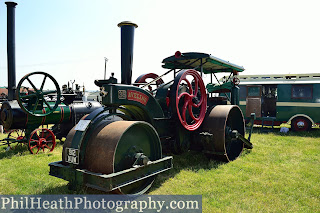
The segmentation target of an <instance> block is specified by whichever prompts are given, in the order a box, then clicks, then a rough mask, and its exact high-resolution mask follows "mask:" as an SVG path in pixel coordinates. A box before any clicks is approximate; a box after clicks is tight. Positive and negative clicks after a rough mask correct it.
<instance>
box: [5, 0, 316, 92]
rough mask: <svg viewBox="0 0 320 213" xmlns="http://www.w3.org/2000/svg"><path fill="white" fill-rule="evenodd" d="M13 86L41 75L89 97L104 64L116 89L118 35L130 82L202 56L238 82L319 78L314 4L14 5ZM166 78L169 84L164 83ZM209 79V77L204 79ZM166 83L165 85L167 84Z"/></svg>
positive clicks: (75, 1)
mask: <svg viewBox="0 0 320 213" xmlns="http://www.w3.org/2000/svg"><path fill="white" fill-rule="evenodd" d="M4 2H5V1H3V0H0V86H6V85H7V53H6V51H7V47H6V20H7V8H6V5H5V4H4ZM15 2H17V3H18V5H17V7H16V10H15V12H16V70H17V73H16V78H17V80H16V81H17V84H18V82H19V80H20V79H21V78H22V77H23V76H24V75H26V74H27V73H30V72H34V71H44V72H47V73H49V74H51V75H52V76H53V77H54V78H55V79H56V80H57V81H58V83H59V84H60V86H61V85H62V84H66V83H67V82H68V81H70V80H72V81H73V80H75V81H76V83H78V84H80V85H83V84H84V85H85V87H86V89H87V90H97V89H98V87H97V86H95V85H94V83H93V82H94V80H95V79H103V77H104V63H105V61H104V58H105V57H106V58H108V62H107V69H106V70H107V77H109V76H110V73H111V72H114V73H115V77H116V78H118V81H120V76H121V74H120V72H121V66H120V64H121V61H120V28H118V27H117V24H118V23H120V22H122V21H132V22H134V23H136V24H137V25H138V26H139V27H138V28H137V29H136V30H135V43H134V57H133V78H132V81H134V80H135V79H136V78H137V77H138V76H139V75H141V74H144V73H150V72H153V73H156V74H158V75H161V74H163V73H164V72H165V71H166V70H164V69H163V68H162V67H161V65H162V64H161V61H162V60H163V59H164V58H166V57H168V56H171V55H173V54H174V53H175V52H176V51H178V50H179V51H181V52H204V53H209V54H212V55H213V56H216V57H218V58H221V59H224V60H227V61H230V62H231V63H234V64H237V65H240V66H243V67H244V68H245V69H246V70H245V71H244V72H243V74H281V73H283V74H287V73H292V74H294V73H320V70H319V66H318V64H319V55H320V54H319V53H320V28H319V20H320V13H319V8H320V7H319V6H320V3H318V2H319V1H318V0H305V1H301V0H300V1H297V0H291V1H289V0H269V1H259V0H241V1H239V0H224V1H222V0H197V1H194V0H192V1H189V0H161V1H156V0H153V1H151V0H149V1H148V0H134V1H133V0H118V1H115V0H113V1H112V0H91V1H84V0H55V1H43V0H27V1H26V0H17V1H15ZM170 78H171V77H170ZM208 78H209V77H208ZM170 80H171V79H170Z"/></svg>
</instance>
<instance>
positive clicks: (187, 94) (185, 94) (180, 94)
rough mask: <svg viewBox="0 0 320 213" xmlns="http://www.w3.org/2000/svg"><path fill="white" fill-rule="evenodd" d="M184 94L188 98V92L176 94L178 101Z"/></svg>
mask: <svg viewBox="0 0 320 213" xmlns="http://www.w3.org/2000/svg"><path fill="white" fill-rule="evenodd" d="M184 95H186V96H188V98H190V94H189V93H187V92H183V93H181V94H180V95H179V96H178V101H179V100H180V99H181V97H182V96H184Z"/></svg>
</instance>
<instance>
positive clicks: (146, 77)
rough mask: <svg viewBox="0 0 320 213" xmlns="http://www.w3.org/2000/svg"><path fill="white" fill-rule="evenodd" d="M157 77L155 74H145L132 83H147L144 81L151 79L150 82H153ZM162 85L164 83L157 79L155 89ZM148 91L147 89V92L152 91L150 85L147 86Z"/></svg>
mask: <svg viewBox="0 0 320 213" xmlns="http://www.w3.org/2000/svg"><path fill="white" fill-rule="evenodd" d="M158 77H159V76H158V75H157V74H155V73H147V74H142V75H140V76H139V77H138V78H137V79H136V81H135V82H134V83H147V81H146V79H149V78H150V79H152V80H155V79H156V78H158ZM163 83H164V81H163V80H162V79H161V78H160V79H158V80H157V81H156V86H157V88H158V87H159V86H160V85H161V84H163ZM148 89H149V91H150V92H151V91H152V87H151V85H149V86H148Z"/></svg>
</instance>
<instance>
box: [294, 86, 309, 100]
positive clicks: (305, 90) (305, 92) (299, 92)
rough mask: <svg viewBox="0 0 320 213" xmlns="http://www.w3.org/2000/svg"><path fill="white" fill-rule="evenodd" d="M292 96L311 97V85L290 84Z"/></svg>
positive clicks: (295, 97) (297, 97) (299, 97)
mask: <svg viewBox="0 0 320 213" xmlns="http://www.w3.org/2000/svg"><path fill="white" fill-rule="evenodd" d="M291 94H292V95H291V96H292V98H294V99H312V85H292V93H291Z"/></svg>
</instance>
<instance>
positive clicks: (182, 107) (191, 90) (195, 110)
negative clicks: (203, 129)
mask: <svg viewBox="0 0 320 213" xmlns="http://www.w3.org/2000/svg"><path fill="white" fill-rule="evenodd" d="M170 99H171V100H173V101H172V104H173V105H172V107H173V111H174V112H175V113H176V114H177V116H178V118H179V120H180V123H181V124H182V126H183V127H184V128H185V129H187V130H189V131H194V130H196V129H198V128H199V127H200V125H201V123H202V122H203V120H204V117H205V115H206V110H207V94H206V88H205V86H204V83H203V80H202V78H201V76H200V75H199V73H198V72H197V71H196V70H193V69H190V70H183V71H180V72H179V74H178V75H177V76H176V77H175V79H174V83H173V85H172V89H171V98H170ZM187 110H188V113H187ZM195 114H197V116H195Z"/></svg>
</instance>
